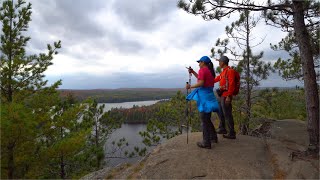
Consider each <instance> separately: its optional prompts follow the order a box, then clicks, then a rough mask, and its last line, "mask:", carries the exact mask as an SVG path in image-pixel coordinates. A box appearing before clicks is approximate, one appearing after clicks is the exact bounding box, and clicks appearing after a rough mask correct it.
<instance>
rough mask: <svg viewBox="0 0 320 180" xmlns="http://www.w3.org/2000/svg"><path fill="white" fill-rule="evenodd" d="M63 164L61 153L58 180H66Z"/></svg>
mask: <svg viewBox="0 0 320 180" xmlns="http://www.w3.org/2000/svg"><path fill="white" fill-rule="evenodd" d="M64 167H65V164H64V158H63V153H62V154H61V157H60V178H61V179H65V178H66V172H65V169H64Z"/></svg>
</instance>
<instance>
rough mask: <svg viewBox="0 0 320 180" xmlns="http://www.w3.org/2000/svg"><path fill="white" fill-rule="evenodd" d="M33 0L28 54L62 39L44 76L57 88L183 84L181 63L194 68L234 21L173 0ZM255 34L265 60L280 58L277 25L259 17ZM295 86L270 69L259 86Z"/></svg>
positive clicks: (182, 65) (169, 86)
mask: <svg viewBox="0 0 320 180" xmlns="http://www.w3.org/2000/svg"><path fill="white" fill-rule="evenodd" d="M30 2H31V3H32V12H33V13H32V21H31V23H30V26H29V31H28V35H29V36H31V40H30V42H29V44H28V47H27V51H28V52H30V53H40V52H44V51H45V50H46V44H48V43H51V44H52V43H53V42H54V41H58V40H61V41H62V48H61V49H60V50H59V55H57V56H55V57H54V60H53V65H52V66H50V67H49V69H48V70H47V71H46V73H45V74H46V78H47V79H48V80H49V83H51V84H52V83H53V82H54V81H56V80H58V79H62V81H63V84H62V86H61V87H60V88H62V89H98V88H99V89H104V88H108V89H110V88H124V87H128V88H137V87H157V88H179V87H183V86H184V85H185V82H186V81H188V73H187V70H186V69H185V67H186V66H191V67H193V68H194V69H195V70H198V64H197V63H196V60H198V59H199V58H200V57H201V56H204V55H208V56H209V55H210V49H211V48H212V47H213V46H214V44H215V42H216V40H217V39H218V38H224V37H225V33H224V28H225V26H226V25H229V24H230V23H231V22H233V21H234V20H236V18H237V16H236V15H234V16H232V17H230V18H225V19H223V20H222V21H216V20H213V21H204V20H203V19H202V18H201V17H200V16H194V15H191V14H188V13H186V12H184V11H182V10H181V9H178V8H177V6H176V4H177V0H138V1H133V0H91V1H89V0H45V1H44V0H31V1H30ZM255 36H256V37H255V38H256V39H257V40H259V39H261V38H263V37H266V38H265V41H264V43H263V44H261V45H260V46H257V47H256V48H254V49H253V51H254V52H260V51H262V50H263V51H264V53H265V55H264V58H263V60H264V61H266V62H268V61H270V62H274V61H275V60H276V59H277V58H278V57H280V56H284V55H285V53H281V52H274V51H272V50H271V49H270V47H269V44H270V43H274V44H275V43H277V42H278V41H280V40H281V38H282V37H284V36H285V33H283V32H281V31H280V30H279V29H275V28H272V27H271V26H266V25H265V24H264V21H261V23H260V24H259V26H258V27H257V28H256V29H255ZM214 65H215V66H218V63H217V62H216V61H214ZM231 65H234V64H233V63H232V62H231ZM195 81H196V80H195V79H194V78H193V79H192V82H195ZM296 84H298V85H301V84H300V83H299V82H297V81H288V82H287V81H283V80H281V78H280V77H279V76H277V75H276V74H273V75H271V76H270V78H269V79H268V80H266V81H263V82H262V84H261V86H264V87H266V86H267V87H270V86H272V87H273V86H278V87H285V86H295V85H296Z"/></svg>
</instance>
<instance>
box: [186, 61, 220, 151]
mask: <svg viewBox="0 0 320 180" xmlns="http://www.w3.org/2000/svg"><path fill="white" fill-rule="evenodd" d="M197 62H198V63H199V67H200V70H199V72H198V74H197V73H196V72H195V71H194V70H193V69H192V68H189V73H192V74H193V75H194V76H195V77H196V78H197V79H198V81H197V83H196V84H194V85H190V84H187V85H186V89H191V88H196V89H195V90H194V91H192V92H191V93H190V94H189V95H188V96H187V100H188V101H190V100H195V101H197V107H198V111H199V112H200V118H201V121H202V133H203V141H202V142H198V143H197V145H198V146H199V147H200V148H207V149H211V141H212V142H215V143H217V142H218V137H217V133H216V131H215V128H214V125H213V123H212V122H211V112H217V111H219V105H218V102H217V99H216V97H215V95H214V93H213V86H214V81H213V80H214V78H215V71H214V69H213V64H212V62H211V59H210V58H209V57H208V56H203V57H201V59H200V60H198V61H197Z"/></svg>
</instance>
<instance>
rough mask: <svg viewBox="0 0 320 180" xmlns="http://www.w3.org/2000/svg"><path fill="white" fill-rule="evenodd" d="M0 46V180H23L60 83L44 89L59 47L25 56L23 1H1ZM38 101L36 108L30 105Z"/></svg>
mask: <svg viewBox="0 0 320 180" xmlns="http://www.w3.org/2000/svg"><path fill="white" fill-rule="evenodd" d="M0 20H1V24H2V32H1V37H0V41H1V45H0V74H1V75H0V79H1V85H0V88H1V106H2V107H1V159H2V161H1V172H2V174H1V177H2V178H10V179H11V178H23V177H24V176H25V175H26V174H27V173H28V170H29V169H30V168H31V167H30V166H31V164H32V163H33V162H32V161H33V160H34V156H33V153H35V152H36V151H37V141H36V138H37V136H38V130H39V126H40V124H41V122H42V121H43V120H44V118H45V117H46V116H40V114H45V111H46V110H49V109H50V108H51V107H52V105H53V104H54V103H55V101H56V99H55V98H56V97H57V95H56V91H55V89H56V88H57V87H58V85H59V84H60V83H61V82H60V81H58V82H56V83H54V84H53V85H51V86H46V85H47V81H46V80H44V79H43V77H44V74H43V73H44V71H45V70H46V69H47V68H48V66H50V65H51V64H52V63H51V60H52V59H53V55H54V54H57V49H59V48H60V47H61V45H60V41H59V42H55V43H54V44H53V46H52V45H48V52H47V53H41V54H39V55H36V54H34V55H27V53H26V51H25V48H26V46H27V43H28V41H29V40H30V37H26V36H25V33H24V32H26V31H27V30H28V24H29V22H30V21H31V4H30V3H29V4H26V2H25V1H23V0H18V1H17V2H16V3H14V2H13V1H9V0H6V1H2V4H1V7H0ZM39 99H41V101H42V103H43V104H42V105H41V106H39V105H37V104H35V103H34V102H39Z"/></svg>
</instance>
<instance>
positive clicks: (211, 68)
mask: <svg viewBox="0 0 320 180" xmlns="http://www.w3.org/2000/svg"><path fill="white" fill-rule="evenodd" d="M205 64H206V65H207V67H208V68H209V70H210V72H211V75H212V76H213V78H215V77H216V72H215V70H214V68H213V64H212V62H211V61H210V62H208V63H205Z"/></svg>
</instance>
